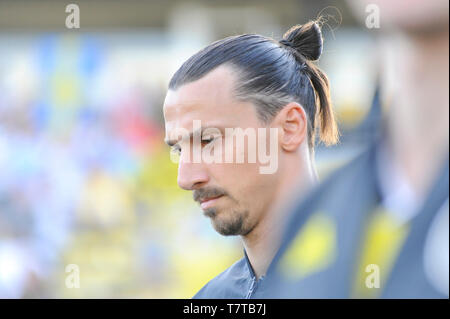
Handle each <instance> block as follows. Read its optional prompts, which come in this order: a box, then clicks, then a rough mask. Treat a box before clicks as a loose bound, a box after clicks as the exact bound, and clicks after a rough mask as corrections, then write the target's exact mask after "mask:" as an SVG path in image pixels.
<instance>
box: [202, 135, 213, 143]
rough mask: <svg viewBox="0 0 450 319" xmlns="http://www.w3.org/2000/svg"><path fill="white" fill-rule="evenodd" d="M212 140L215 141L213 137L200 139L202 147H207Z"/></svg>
mask: <svg viewBox="0 0 450 319" xmlns="http://www.w3.org/2000/svg"><path fill="white" fill-rule="evenodd" d="M214 140H215V137H213V136H208V137H202V145H208V144H209V143H211V142H212V141H214Z"/></svg>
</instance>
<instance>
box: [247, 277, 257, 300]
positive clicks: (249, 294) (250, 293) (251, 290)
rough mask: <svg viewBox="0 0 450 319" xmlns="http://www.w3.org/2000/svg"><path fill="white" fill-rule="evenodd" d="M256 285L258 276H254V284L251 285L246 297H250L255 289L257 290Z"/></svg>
mask: <svg viewBox="0 0 450 319" xmlns="http://www.w3.org/2000/svg"><path fill="white" fill-rule="evenodd" d="M255 286H256V277H253V278H252V284H251V285H250V289H249V290H248V293H247V296H246V297H245V299H250V297H251V296H252V294H253V291H254V290H255Z"/></svg>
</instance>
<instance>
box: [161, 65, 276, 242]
mask: <svg viewBox="0 0 450 319" xmlns="http://www.w3.org/2000/svg"><path fill="white" fill-rule="evenodd" d="M235 76H236V74H235V73H234V71H233V70H232V69H231V68H230V67H228V66H220V67H218V68H217V69H215V70H213V71H211V72H210V73H208V74H207V75H206V76H204V77H203V78H201V79H199V80H196V81H194V82H191V83H187V84H184V85H182V86H181V87H179V88H177V90H169V91H168V93H167V96H166V99H165V102H164V119H165V128H166V141H169V145H170V144H174V143H176V145H175V146H173V147H176V148H177V149H178V151H179V154H180V156H179V162H178V185H179V186H180V187H181V188H183V189H186V190H192V191H193V197H194V200H196V201H197V202H199V203H200V205H201V207H202V210H203V213H204V215H205V216H208V217H210V219H211V222H212V224H213V226H214V228H215V229H216V231H218V232H219V233H221V234H223V235H246V234H248V233H249V232H250V231H251V230H252V229H253V228H254V227H255V226H256V225H257V224H258V222H259V221H260V220H261V219H262V218H263V217H264V215H265V213H266V212H267V211H268V209H269V205H270V203H271V201H272V199H273V197H274V195H275V194H274V193H275V191H274V190H275V189H276V185H277V183H276V182H277V176H278V174H277V173H276V172H275V173H274V174H260V171H259V167H260V163H259V161H258V158H257V160H256V163H251V162H250V163H249V161H248V148H247V146H248V145H247V143H244V144H243V145H242V144H241V145H238V144H236V143H232V144H231V145H230V144H228V145H226V143H224V140H225V129H226V128H242V129H247V128H250V129H254V130H255V131H256V136H258V134H257V128H261V127H265V126H266V125H263V124H262V123H261V121H260V120H259V119H258V116H257V112H256V109H255V107H254V105H253V104H251V103H249V102H242V101H237V99H236V98H235V97H234V95H233V87H234V86H233V85H234V84H235V80H236V78H235ZM194 121H201V126H202V127H203V128H207V127H212V128H217V129H219V130H220V132H221V136H220V135H218V134H217V135H216V138H215V139H213V140H212V141H211V136H207V137H206V135H203V136H201V135H200V138H201V139H202V143H201V147H202V148H204V147H207V145H209V146H211V144H212V143H214V144H215V143H221V144H222V153H223V154H225V153H226V152H227V151H232V152H233V154H238V153H240V154H243V158H244V162H243V163H236V161H235V160H233V162H231V163H225V161H222V162H221V163H219V162H213V163H210V164H208V163H206V162H205V161H200V162H199V163H195V162H194V161H193V146H192V144H193V140H192V139H190V140H189V139H182V138H181V136H177V134H178V133H177V132H179V131H180V130H186V131H188V132H189V133H192V131H193V127H194V125H193V122H194ZM204 132H205V130H203V133H202V134H204ZM194 134H195V133H194ZM266 136H267V139H268V138H269V137H268V136H269V133H267V135H266ZM215 145H217V144H215ZM230 148H231V149H232V150H231V149H230ZM188 149H189V150H188ZM275 151H276V152H278V149H276V150H275ZM276 155H277V156H278V154H276ZM224 156H225V155H222V159H223V157H224ZM235 156H236V155H235ZM234 159H235V158H234Z"/></svg>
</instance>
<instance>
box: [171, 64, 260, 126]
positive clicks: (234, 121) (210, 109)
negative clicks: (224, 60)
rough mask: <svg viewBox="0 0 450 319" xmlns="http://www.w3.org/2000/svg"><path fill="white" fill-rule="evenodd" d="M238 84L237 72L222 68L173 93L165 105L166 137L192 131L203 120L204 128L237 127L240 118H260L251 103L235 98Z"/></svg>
mask: <svg viewBox="0 0 450 319" xmlns="http://www.w3.org/2000/svg"><path fill="white" fill-rule="evenodd" d="M235 83H236V72H235V71H234V70H233V69H232V68H231V67H229V66H220V67H218V68H217V69H215V70H213V71H211V72H210V73H208V74H207V75H205V76H204V77H202V78H201V79H199V80H196V81H194V82H191V83H187V84H184V85H182V86H180V87H179V88H177V89H176V90H169V91H168V93H167V95H166V99H165V101H164V120H165V124H166V133H167V132H168V131H170V130H171V129H175V128H177V127H183V128H186V129H188V130H189V129H192V121H193V120H200V121H201V124H202V126H203V125H207V126H216V127H236V126H239V123H240V118H241V119H242V117H246V118H247V119H248V118H249V117H250V118H253V117H256V111H255V109H254V107H251V106H252V105H251V104H250V103H248V102H242V101H238V100H237V99H236V98H235V97H234V94H233V89H234V85H235ZM241 124H242V123H241Z"/></svg>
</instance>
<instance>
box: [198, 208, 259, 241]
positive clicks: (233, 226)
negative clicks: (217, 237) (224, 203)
mask: <svg viewBox="0 0 450 319" xmlns="http://www.w3.org/2000/svg"><path fill="white" fill-rule="evenodd" d="M204 215H205V216H207V217H209V218H210V219H211V224H212V226H213V227H214V229H215V230H216V231H217V232H218V233H219V234H221V235H224V236H236V235H241V236H245V235H247V234H248V233H250V231H251V230H252V229H253V228H250V227H248V226H247V223H246V221H247V218H248V211H247V210H245V211H231V212H230V213H229V214H226V212H222V214H219V215H218V214H217V209H216V208H210V209H207V210H205V211H204Z"/></svg>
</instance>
